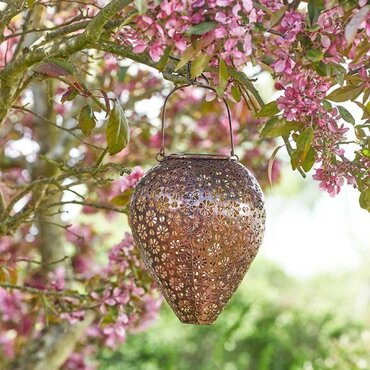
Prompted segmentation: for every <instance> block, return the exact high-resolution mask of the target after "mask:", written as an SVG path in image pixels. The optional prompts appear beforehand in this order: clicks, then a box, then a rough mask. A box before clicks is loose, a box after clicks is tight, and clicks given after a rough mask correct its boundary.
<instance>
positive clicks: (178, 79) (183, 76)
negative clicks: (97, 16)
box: [89, 40, 189, 84]
mask: <svg viewBox="0 0 370 370" xmlns="http://www.w3.org/2000/svg"><path fill="white" fill-rule="evenodd" d="M89 46H90V47H91V48H93V49H96V50H101V51H105V52H107V53H112V54H114V55H118V56H120V57H122V58H128V59H131V60H133V61H135V62H138V63H142V64H145V65H147V66H149V67H153V68H156V69H157V63H156V62H153V60H152V58H151V57H150V56H149V55H148V54H147V53H140V54H137V53H134V52H133V51H132V49H130V48H128V47H126V46H123V45H119V44H117V43H114V42H111V41H101V40H99V42H92V43H89ZM176 64H177V63H176ZM176 64H174V63H167V65H166V67H165V69H164V70H163V71H162V73H163V77H164V78H165V79H166V80H169V81H172V82H174V83H176V84H184V83H189V79H188V77H187V72H186V68H182V69H180V70H179V71H175V66H176Z"/></svg>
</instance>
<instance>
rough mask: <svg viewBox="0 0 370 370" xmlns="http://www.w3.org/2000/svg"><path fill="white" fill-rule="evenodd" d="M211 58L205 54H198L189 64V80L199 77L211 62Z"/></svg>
mask: <svg viewBox="0 0 370 370" xmlns="http://www.w3.org/2000/svg"><path fill="white" fill-rule="evenodd" d="M211 58H212V56H211V55H208V54H206V53H202V52H201V53H200V54H199V55H198V56H197V57H196V58H195V59H194V61H193V63H191V67H190V76H191V78H196V77H198V76H200V75H201V74H202V73H203V71H204V70H205V68H206V67H207V66H208V64H209V61H210V60H211Z"/></svg>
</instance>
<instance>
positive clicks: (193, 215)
mask: <svg viewBox="0 0 370 370" xmlns="http://www.w3.org/2000/svg"><path fill="white" fill-rule="evenodd" d="M130 225H131V227H132V231H133V236H134V239H135V241H136V243H137V245H138V246H139V248H140V250H141V254H142V258H143V260H144V263H145V265H146V266H147V268H148V269H149V271H150V272H151V274H152V275H153V277H154V279H155V280H156V281H157V283H158V286H159V289H160V290H161V292H162V293H163V295H164V297H165V298H166V300H167V302H168V303H169V304H170V306H171V308H172V309H173V311H174V312H175V313H176V315H177V316H178V318H179V319H180V320H181V321H182V322H184V323H191V324H211V323H212V322H214V321H215V319H216V318H217V316H218V315H219V313H220V312H221V310H222V309H223V307H224V306H225V305H226V303H227V302H228V301H229V299H230V297H231V296H232V294H233V293H234V291H235V290H236V288H237V287H238V285H239V284H240V282H241V281H242V279H243V277H244V275H245V273H246V271H247V270H248V268H249V266H250V264H251V262H252V260H253V259H254V257H255V255H256V253H257V251H258V248H259V246H260V244H261V242H262V238H263V233H264V227H265V210H264V206H263V194H262V191H261V189H260V187H259V185H258V183H257V181H256V180H255V178H254V176H253V175H252V174H251V173H250V172H249V171H248V170H247V169H246V168H245V167H244V166H243V165H241V164H240V163H239V162H237V161H234V160H231V159H230V158H229V157H226V156H225V157H224V156H196V155H170V156H167V157H165V159H164V160H163V161H162V162H161V163H160V164H159V165H157V166H156V167H154V168H152V169H151V170H150V171H149V172H148V173H147V174H146V175H145V176H144V177H143V178H142V179H141V181H140V182H139V183H138V184H137V186H136V188H135V193H134V195H133V197H132V202H131V212H130Z"/></svg>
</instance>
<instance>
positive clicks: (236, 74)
mask: <svg viewBox="0 0 370 370" xmlns="http://www.w3.org/2000/svg"><path fill="white" fill-rule="evenodd" d="M228 71H229V75H230V76H231V77H232V78H234V79H235V80H236V81H238V82H239V83H240V85H242V86H245V87H246V88H247V89H248V91H250V92H251V93H252V94H253V96H254V97H255V99H256V100H257V102H258V104H259V105H260V106H261V107H263V106H264V105H265V104H264V102H263V100H262V98H261V96H260V94H259V93H258V91H257V89H256V88H255V87H254V85H253V83H252V82H251V81H249V80H248V77H247V76H246V74H245V73H244V72H241V71H236V70H235V69H234V68H232V67H228Z"/></svg>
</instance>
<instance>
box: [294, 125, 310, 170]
mask: <svg viewBox="0 0 370 370" xmlns="http://www.w3.org/2000/svg"><path fill="white" fill-rule="evenodd" d="M313 138H314V134H313V128H312V127H307V128H306V129H305V130H303V131H302V132H301V133H300V134H299V136H298V139H297V153H298V155H299V163H302V164H303V163H304V161H305V160H306V157H307V155H308V152H309V151H310V148H311V143H312V140H313Z"/></svg>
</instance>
